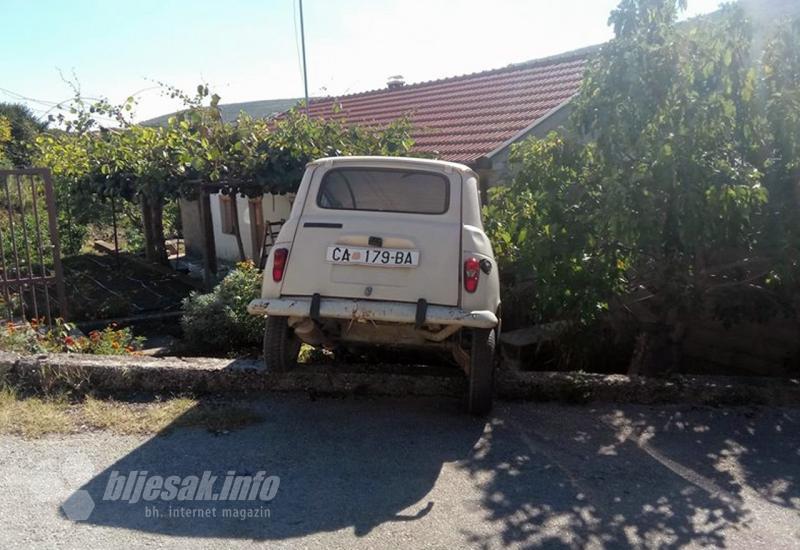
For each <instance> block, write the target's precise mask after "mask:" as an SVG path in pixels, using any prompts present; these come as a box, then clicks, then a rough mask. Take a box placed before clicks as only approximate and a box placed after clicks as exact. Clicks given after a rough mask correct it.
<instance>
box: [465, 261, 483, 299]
mask: <svg viewBox="0 0 800 550" xmlns="http://www.w3.org/2000/svg"><path fill="white" fill-rule="evenodd" d="M480 277H481V263H480V262H479V261H478V259H477V258H473V257H470V258H467V259H466V260H465V261H464V290H466V291H467V292H470V293H472V292H475V291H476V290H478V280H479V279H480Z"/></svg>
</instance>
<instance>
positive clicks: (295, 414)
mask: <svg viewBox="0 0 800 550" xmlns="http://www.w3.org/2000/svg"><path fill="white" fill-rule="evenodd" d="M258 407H259V408H260V409H261V412H262V413H263V414H264V416H265V418H266V420H265V422H264V423H262V424H258V425H255V426H252V427H249V428H247V429H243V430H240V431H235V432H232V433H228V434H217V435H215V434H211V433H209V432H207V431H202V430H198V429H180V430H174V431H172V432H171V433H169V434H167V435H159V436H155V437H148V438H143V437H130V436H125V437H123V436H115V435H112V434H109V433H88V434H83V435H79V436H69V437H48V438H44V439H39V440H31V441H25V440H22V439H19V438H16V437H2V438H0V488H1V489H2V495H3V497H2V498H1V499H0V546H2V547H3V548H25V549H31V548H48V549H49V548H76V549H77V548H81V549H83V548H103V549H106V548H126V549H132V548H143V547H159V546H163V547H180V548H192V549H199V548H219V547H226V548H240V547H268V548H278V547H307V548H399V547H413V548H423V547H427V548H448V549H449V548H459V547H466V546H472V547H481V548H493V547H509V546H510V547H516V546H522V547H539V546H542V547H552V548H625V547H634V548H655V547H670V548H672V547H701V546H717V547H719V546H726V547H730V548H742V549H753V548H770V549H778V548H798V547H800V430H798V427H800V410H799V409H777V408H758V409H751V408H741V409H711V408H689V407H680V406H665V407H642V406H614V405H604V406H561V405H551V404H536V403H501V404H499V406H498V407H497V410H496V412H495V415H494V416H493V417H492V418H491V419H489V420H488V421H480V420H477V419H473V418H469V417H467V416H464V415H463V414H462V413H461V412H460V409H459V407H458V404H457V403H455V402H452V401H449V400H444V401H442V400H434V399H424V400H423V399H411V398H409V399H381V398H348V399H318V400H314V401H311V400H309V399H307V398H304V397H302V396H271V397H267V398H265V399H264V400H263V401H261V402H259V404H258ZM132 471H147V472H148V473H147V474H146V476H150V477H149V478H146V479H150V478H152V476H154V475H155V476H159V475H160V476H163V478H166V477H168V476H179V478H180V479H182V480H185V479H186V476H198V477H202V475H203V472H204V471H210V472H211V473H212V474H213V475H216V476H217V477H218V478H220V479H221V478H223V477H224V476H225V475H226V472H229V471H235V472H236V474H237V475H238V474H249V475H256V474H257V472H259V471H264V472H265V475H266V476H279V478H280V482H279V486H278V488H277V492H276V493H274V498H273V499H272V500H269V501H245V502H230V501H226V502H224V503H223V502H221V500H217V501H214V500H202V501H198V500H184V501H177V500H163V499H161V498H160V497H158V498H156V500H155V501H152V500H151V501H146V502H145V501H139V502H136V503H131V502H124V501H123V500H122V499H123V498H124V495H123V496H119V495H118V496H119V498H118V500H110V499H111V498H113V493H114V490H116V489H114V490H110V489H108V487H109V486H110V485H109V480H110V479H112V478H113V479H115V478H114V476H115V475H116V476H117V477H119V476H127V475H129V474H130V472H132ZM114 472H117V473H116V474H114ZM142 475H145V474H142ZM134 479H138V478H134ZM143 479H145V478H143ZM218 483H222V482H221V481H219V482H218ZM273 484H274V479H273ZM111 486H114V485H113V483H112V484H111ZM120 487H121V486H120ZM217 487H218V485H217ZM262 487H263V485H262ZM107 490H109V491H110V492H109V493H107ZM87 494H88V496H89V497H91V501H92V503H93V504H94V507H93V508H91V509H90V510H89V511H90V513H88V517H86V519H82V518H78V517H77V516H81V515H87V514H86V512H87V506H86V503H85V501H84V497H85V496H86V495H87ZM104 495H106V496H107V495H111V496H108V498H107V499H106V500H103V498H104ZM151 496H152V495H151ZM129 500H131V499H129ZM154 509H155V510H156V512H157V513H158V514H159V517H153V516H154V512H153V510H154ZM170 509H172V510H173V512H172V514H173V516H172V517H167V515H168V514H169V513H170ZM233 509H237V510H239V512H237V513H241V514H245V513H247V514H251V515H255V514H261V515H266V514H269V517H250V518H249V519H238V518H236V517H230V515H231V513H232V512H231V510H233ZM76 510H77V513H76ZM209 510H213V512H214V513H216V515H217V517H213V516H212V517H208V518H198V517H181V514H184V515H185V514H200V513H204V514H210V513H211V512H210V511H209ZM224 510H228V517H221V515H222V513H223V511H224ZM265 510H266V511H265ZM70 517H72V519H70Z"/></svg>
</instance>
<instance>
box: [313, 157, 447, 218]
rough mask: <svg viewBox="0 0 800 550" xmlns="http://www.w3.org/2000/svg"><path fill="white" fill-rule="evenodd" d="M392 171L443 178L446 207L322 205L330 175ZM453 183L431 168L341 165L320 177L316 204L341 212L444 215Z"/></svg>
mask: <svg viewBox="0 0 800 550" xmlns="http://www.w3.org/2000/svg"><path fill="white" fill-rule="evenodd" d="M343 171H349V172H392V173H405V174H424V175H426V176H434V177H438V178H441V179H442V180H443V181H444V192H445V194H444V209H443V210H442V211H441V212H415V211H413V210H377V209H373V208H337V207H333V206H323V205H322V192H323V188H324V186H325V181H326V180H327V179H328V176H329V175H330V174H332V173H335V172H343ZM451 185H452V181H451V179H450V178H449V177H448V176H447V175H445V174H442V173H440V172H434V171H431V170H419V169H415V168H412V169H408V168H384V167H377V168H372V167H368V166H340V167H336V168H331V169H330V170H327V171H326V172H325V173H324V174H323V175H322V179H320V182H319V185H318V187H317V199H316V205H317V207H318V208H321V209H323V210H334V211H336V210H338V211H341V212H380V213H382V214H416V215H419V216H444V215H445V214H447V213H448V212H450V194H451V193H450V187H451Z"/></svg>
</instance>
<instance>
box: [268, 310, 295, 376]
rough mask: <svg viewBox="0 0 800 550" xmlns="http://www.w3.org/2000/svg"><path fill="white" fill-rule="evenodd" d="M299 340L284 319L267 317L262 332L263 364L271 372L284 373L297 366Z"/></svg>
mask: <svg viewBox="0 0 800 550" xmlns="http://www.w3.org/2000/svg"><path fill="white" fill-rule="evenodd" d="M300 344H301V342H300V339H299V338H298V337H297V336H295V334H294V331H293V330H292V329H291V328H290V327H289V324H288V322H287V319H286V317H267V327H266V329H265V330H264V363H265V364H266V366H267V370H268V371H271V372H285V371H287V370H290V369H292V368H294V367H295V366H296V365H297V356H298V355H299V354H300Z"/></svg>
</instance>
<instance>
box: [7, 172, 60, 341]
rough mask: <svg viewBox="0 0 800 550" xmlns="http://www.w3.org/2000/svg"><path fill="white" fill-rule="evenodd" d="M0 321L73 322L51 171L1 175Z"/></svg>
mask: <svg viewBox="0 0 800 550" xmlns="http://www.w3.org/2000/svg"><path fill="white" fill-rule="evenodd" d="M0 287H1V288H0V319H4V320H5V321H6V322H12V323H17V322H20V321H30V320H33V319H37V320H44V321H45V322H46V323H48V324H50V325H52V324H53V320H54V319H55V318H56V317H61V318H62V319H66V318H67V299H66V293H65V291H64V272H63V270H62V267H61V250H60V248H59V243H58V226H57V224H56V205H55V196H54V194H53V182H52V179H51V178H50V171H49V170H47V169H43V168H31V169H24V170H0Z"/></svg>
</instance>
